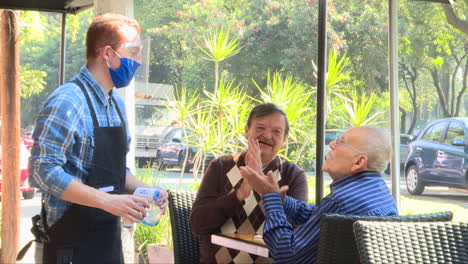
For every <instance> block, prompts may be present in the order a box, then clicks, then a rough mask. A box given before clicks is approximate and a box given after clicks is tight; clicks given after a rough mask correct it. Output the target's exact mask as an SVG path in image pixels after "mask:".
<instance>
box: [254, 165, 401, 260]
mask: <svg viewBox="0 0 468 264" xmlns="http://www.w3.org/2000/svg"><path fill="white" fill-rule="evenodd" d="M330 187H331V193H330V194H329V195H328V196H327V197H325V198H324V199H323V200H322V201H321V202H320V204H319V205H312V204H307V203H304V202H302V201H298V200H295V199H293V198H291V197H287V198H286V199H285V201H284V204H282V202H281V197H280V195H279V194H278V193H268V194H265V195H263V197H262V200H263V204H264V206H265V227H264V231H263V239H264V240H265V242H266V244H267V245H268V248H269V249H270V254H271V256H272V257H273V259H274V261H275V263H315V260H316V255H317V247H318V240H319V235H320V217H321V216H322V215H323V214H325V213H336V214H351V215H377V216H386V215H398V209H397V207H396V204H395V201H394V200H393V197H392V196H391V195H390V192H389V190H388V187H387V185H386V184H385V182H384V180H383V179H382V177H381V175H380V173H376V172H361V173H357V174H354V175H350V176H346V177H343V178H339V179H337V180H335V181H333V183H332V184H331V185H330ZM286 216H289V217H291V219H292V220H293V221H294V222H295V223H302V224H301V225H300V226H298V227H297V228H296V229H293V227H292V226H291V225H290V224H289V222H288V220H287V218H286Z"/></svg>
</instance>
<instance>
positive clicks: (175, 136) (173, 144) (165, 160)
mask: <svg viewBox="0 0 468 264" xmlns="http://www.w3.org/2000/svg"><path fill="white" fill-rule="evenodd" d="M186 133H187V137H189V138H190V137H191V131H190V130H186ZM187 148H188V156H187V162H186V165H185V171H189V170H190V169H192V168H193V162H194V157H195V154H196V153H197V152H198V149H197V148H196V147H194V146H190V145H188V144H187V143H186V142H184V136H183V130H182V128H174V129H172V130H170V131H169V132H168V133H167V134H166V136H164V138H163V139H162V141H161V145H159V148H158V150H157V153H156V163H157V165H158V168H159V169H166V168H168V167H175V166H178V167H180V168H182V166H183V163H184V160H185V155H186V154H187V151H186V150H187ZM213 158H214V157H213V156H212V155H208V156H207V158H206V160H205V168H206V167H207V166H208V164H209V163H210V161H211V160H213Z"/></svg>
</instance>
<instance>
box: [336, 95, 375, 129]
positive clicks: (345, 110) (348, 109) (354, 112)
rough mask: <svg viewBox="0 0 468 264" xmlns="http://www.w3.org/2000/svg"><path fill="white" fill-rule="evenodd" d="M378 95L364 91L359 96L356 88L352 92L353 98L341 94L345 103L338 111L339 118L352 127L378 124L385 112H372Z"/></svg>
mask: <svg viewBox="0 0 468 264" xmlns="http://www.w3.org/2000/svg"><path fill="white" fill-rule="evenodd" d="M377 97H378V95H377V94H374V93H373V94H371V95H370V96H367V95H366V94H365V93H362V95H361V96H360V97H359V95H358V93H357V91H356V90H353V91H352V92H351V98H347V97H346V96H344V95H340V99H341V101H342V103H343V104H342V105H341V107H340V110H341V111H338V113H339V116H338V118H339V119H341V120H342V121H343V122H344V123H346V125H348V126H351V127H357V126H365V125H375V124H378V123H379V121H378V118H379V117H380V116H381V115H382V113H383V112H374V113H371V111H372V109H373V107H374V106H375V101H376V100H377Z"/></svg>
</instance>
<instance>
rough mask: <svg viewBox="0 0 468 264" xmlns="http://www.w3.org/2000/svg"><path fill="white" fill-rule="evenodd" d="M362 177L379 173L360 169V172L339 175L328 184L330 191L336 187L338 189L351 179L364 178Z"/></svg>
mask: <svg viewBox="0 0 468 264" xmlns="http://www.w3.org/2000/svg"><path fill="white" fill-rule="evenodd" d="M364 177H380V173H378V172H374V171H360V172H358V173H355V174H351V175H348V176H344V177H341V178H339V179H336V180H334V181H333V182H332V183H331V184H330V189H331V190H332V191H333V190H336V189H338V188H340V187H342V186H345V185H346V184H348V183H349V182H351V181H355V180H357V179H360V178H364Z"/></svg>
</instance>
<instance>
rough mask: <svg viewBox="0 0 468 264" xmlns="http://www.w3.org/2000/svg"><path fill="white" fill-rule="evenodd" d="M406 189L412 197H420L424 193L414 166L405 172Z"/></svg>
mask: <svg viewBox="0 0 468 264" xmlns="http://www.w3.org/2000/svg"><path fill="white" fill-rule="evenodd" d="M406 189H408V192H409V193H410V194H413V195H420V194H421V193H423V191H424V184H422V182H421V178H420V177H419V172H418V169H416V166H415V165H411V166H410V167H409V169H408V171H407V172H406Z"/></svg>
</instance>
